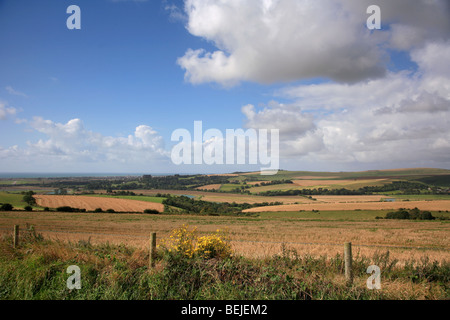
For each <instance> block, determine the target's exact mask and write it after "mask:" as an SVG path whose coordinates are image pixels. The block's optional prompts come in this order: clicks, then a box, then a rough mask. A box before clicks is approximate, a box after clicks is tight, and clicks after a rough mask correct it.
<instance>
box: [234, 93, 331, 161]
mask: <svg viewBox="0 0 450 320" xmlns="http://www.w3.org/2000/svg"><path fill="white" fill-rule="evenodd" d="M242 113H243V114H244V115H245V117H246V124H245V127H246V128H252V129H268V130H270V129H278V130H279V134H280V156H281V157H285V158H289V157H292V156H294V157H298V156H303V155H306V154H308V153H310V152H315V151H319V150H320V149H322V147H323V141H322V134H321V133H320V132H319V131H318V130H317V128H316V125H315V123H314V119H313V116H312V114H307V113H304V112H302V110H301V109H299V108H298V107H297V106H294V105H284V104H279V103H277V102H275V101H272V102H270V103H269V105H268V106H267V107H265V108H264V109H262V110H259V111H256V110H255V107H254V106H253V105H246V106H244V107H242Z"/></svg>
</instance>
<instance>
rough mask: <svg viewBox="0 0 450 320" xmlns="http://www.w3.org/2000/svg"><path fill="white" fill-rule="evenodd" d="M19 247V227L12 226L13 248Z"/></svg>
mask: <svg viewBox="0 0 450 320" xmlns="http://www.w3.org/2000/svg"><path fill="white" fill-rule="evenodd" d="M18 246H19V226H18V225H17V224H16V225H14V239H13V247H14V248H17V247H18Z"/></svg>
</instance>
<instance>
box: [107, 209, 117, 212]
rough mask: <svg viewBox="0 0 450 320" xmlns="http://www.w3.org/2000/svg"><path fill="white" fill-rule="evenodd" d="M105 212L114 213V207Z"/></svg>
mask: <svg viewBox="0 0 450 320" xmlns="http://www.w3.org/2000/svg"><path fill="white" fill-rule="evenodd" d="M106 212H107V213H115V212H116V211H115V210H114V209H107V210H106Z"/></svg>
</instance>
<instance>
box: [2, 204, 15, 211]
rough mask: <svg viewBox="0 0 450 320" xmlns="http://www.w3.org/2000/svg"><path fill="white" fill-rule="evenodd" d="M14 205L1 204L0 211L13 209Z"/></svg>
mask: <svg viewBox="0 0 450 320" xmlns="http://www.w3.org/2000/svg"><path fill="white" fill-rule="evenodd" d="M13 208H14V207H13V206H12V204H10V203H4V204H2V205H1V206H0V211H12V209H13Z"/></svg>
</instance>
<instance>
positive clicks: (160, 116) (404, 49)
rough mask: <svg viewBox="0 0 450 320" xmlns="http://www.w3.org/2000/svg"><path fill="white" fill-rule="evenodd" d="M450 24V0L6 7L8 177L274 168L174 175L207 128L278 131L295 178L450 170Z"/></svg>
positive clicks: (51, 1) (49, 0)
mask: <svg viewBox="0 0 450 320" xmlns="http://www.w3.org/2000/svg"><path fill="white" fill-rule="evenodd" d="M70 5H77V6H78V7H79V8H80V26H81V28H80V29H69V28H68V27H67V20H68V19H69V20H70V21H72V20H71V17H72V14H73V12H72V11H70V12H69V13H67V8H68V7H69V6H70ZM370 5H377V6H379V8H380V10H381V11H380V12H381V15H380V17H381V29H374V30H373V29H372V30H371V29H369V28H368V27H367V20H368V19H369V18H370V17H371V13H367V8H368V7H369V6H370ZM449 16H450V3H449V2H448V1H447V0H414V1H411V0H360V1H354V0H317V1H310V0H215V1H214V0H184V1H183V0H71V1H66V0H39V1H32V0H28V1H25V0H0V47H1V50H0V172H4V173H5V172H6V173H7V172H47V173H48V172H64V173H66V172H67V173H72V172H73V173H78V172H82V173H102V172H108V173H110V172H111V173H225V172H233V171H246V170H259V168H260V167H261V166H260V165H254V164H249V163H246V164H242V165H238V164H228V165H225V164H223V165H220V164H213V165H209V164H206V163H202V164H190V165H189V164H181V165H176V164H174V163H173V161H172V158H171V151H172V150H173V147H174V146H175V145H177V144H178V143H179V141H172V140H173V139H172V133H173V132H174V131H175V130H177V129H180V128H183V129H186V130H188V131H190V132H192V134H194V121H202V126H203V130H207V129H218V130H219V131H220V132H223V133H224V135H225V132H226V130H227V129H239V128H242V129H244V130H247V129H255V130H261V129H268V130H272V129H278V130H279V158H280V159H279V160H280V165H279V167H280V168H281V169H285V170H310V171H359V170H375V169H393V168H414V167H434V168H446V169H450V129H449V128H450V19H448V17H449ZM203 143H204V144H205V145H206V144H207V143H208V141H203Z"/></svg>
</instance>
